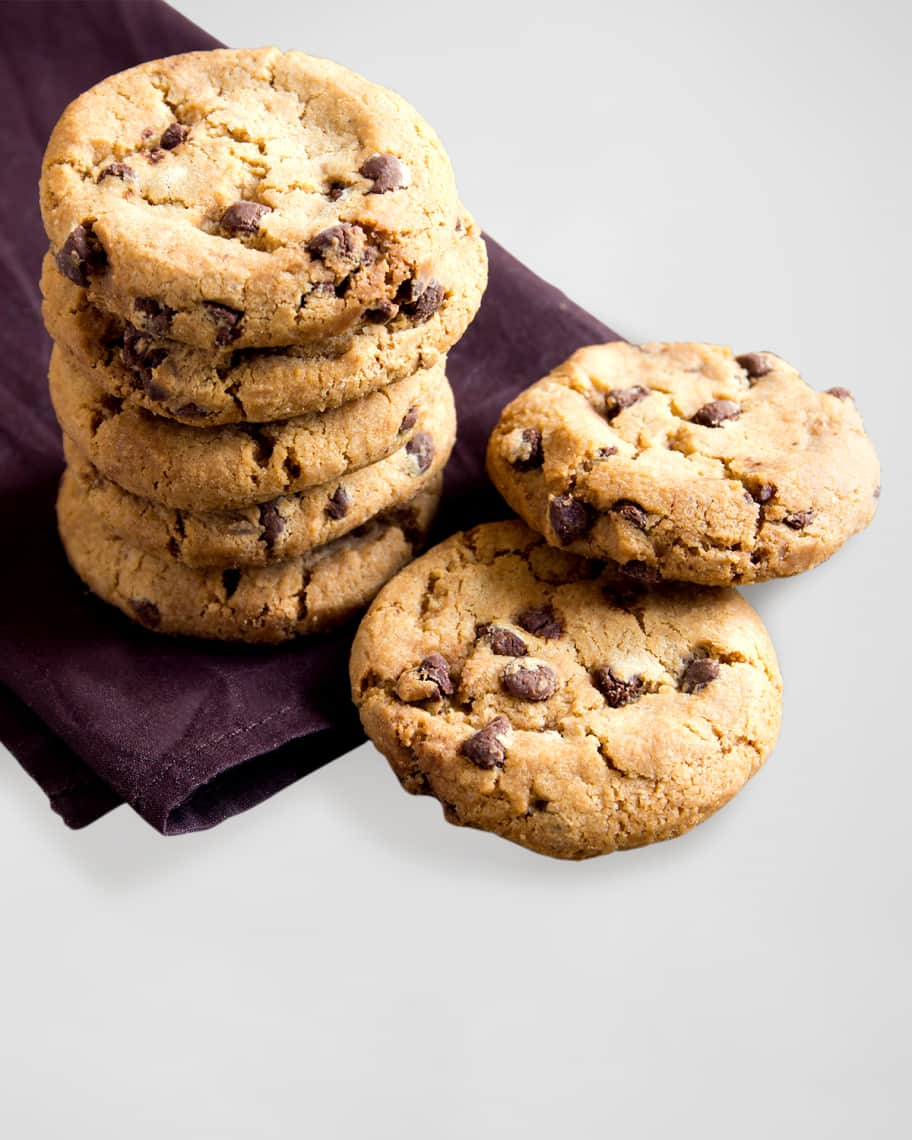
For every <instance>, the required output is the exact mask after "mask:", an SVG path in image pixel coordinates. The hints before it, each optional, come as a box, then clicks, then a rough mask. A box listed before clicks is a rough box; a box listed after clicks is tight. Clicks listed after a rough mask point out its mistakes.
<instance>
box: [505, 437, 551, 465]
mask: <svg viewBox="0 0 912 1140" xmlns="http://www.w3.org/2000/svg"><path fill="white" fill-rule="evenodd" d="M544 462H545V450H544V448H543V447H542V433H541V432H540V431H539V430H538V428H523V429H522V433H521V435H520V442H519V446H518V447H517V449H516V456H515V458H514V459H512V460H511V463H512V466H513V467H515V468H516V470H517V471H535V470H536V469H537V468H539V467H541V465H542V464H543V463H544Z"/></svg>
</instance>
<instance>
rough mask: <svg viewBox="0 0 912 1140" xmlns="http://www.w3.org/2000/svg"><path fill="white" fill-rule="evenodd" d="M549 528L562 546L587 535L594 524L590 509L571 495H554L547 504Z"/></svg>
mask: <svg viewBox="0 0 912 1140" xmlns="http://www.w3.org/2000/svg"><path fill="white" fill-rule="evenodd" d="M548 519H549V521H550V523H551V528H552V530H553V531H554V533H555V534H556V535H557V537H558V539H560V541H561V543H562V544H563V545H564V546H567V544H568V543H571V542H575V541H576V540H577V539H578V538H582V537H583V535H584V534H588V533H589V531H590V530H591V529H592V525H593V523H594V522H595V515H594V513H593V511H592V508H591V507H590V506H589V505H588V504H587V503H583V502H581V501H580V500H579V499H574V498H573V496H572V495H555V496H554V497H553V498H552V499H551V501H550V503H549V504H548Z"/></svg>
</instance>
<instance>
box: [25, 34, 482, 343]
mask: <svg viewBox="0 0 912 1140" xmlns="http://www.w3.org/2000/svg"><path fill="white" fill-rule="evenodd" d="M40 200H41V211H42V217H43V220H44V225H45V229H46V231H47V233H48V236H49V238H50V240H51V247H52V252H53V253H54V255H55V258H56V261H57V265H58V267H59V270H60V272H61V273H63V274H64V275H65V276H67V277H68V278H69V279H70V280H71V281H73V282H74V283H75V284H77V285H79V286H80V287H81V288H84V289H85V290H86V291H87V294H88V297H89V300H90V301H91V303H92V304H93V305H97V306H99V307H101V308H104V309H107V310H109V311H110V312H113V313H117V314H119V315H120V316H121V317H122V318H124V319H126V320H130V321H133V320H135V318H136V315H137V313H146V314H147V313H149V312H151V313H153V314H154V315H155V316H156V317H157V318H159V319H160V320H161V322H162V323H163V324H164V325H165V326H166V329H167V333H168V335H169V336H170V337H171V338H173V339H175V340H180V341H184V342H186V343H189V344H194V345H197V346H198V347H201V348H206V349H212V348H217V347H224V346H225V345H226V344H233V345H234V346H235V347H236V348H243V347H248V346H252V345H256V346H268V345H287V344H300V343H306V342H308V341H311V340H315V339H322V338H324V337H326V336H330V335H333V334H335V333H339V332H343V331H345V330H346V329H350V328H353V327H356V326H358V325H360V324H362V323H363V322H364V321H365V319H368V320H369V319H371V314H376V313H377V312H380V311H382V312H387V311H391V310H392V309H395V310H396V311H397V312H401V313H403V314H405V316H407V317H408V318H409V319H411V320H413V321H414V322H415V323H416V324H420V323H421V322H422V321H424V320H426V319H427V318H428V317H429V316H430V315H431V314H432V313H433V312H434V311H435V310H436V308H437V307H439V304H440V301H441V297H442V292H441V284H440V282H439V281H438V280H437V279H436V277H435V265H436V259H437V256H438V254H439V253H440V250H441V247H442V245H444V244H446V242H448V241H449V239H450V237H451V235H452V234H453V232H454V230H455V227H456V226H457V225H458V224H459V222H460V210H459V203H458V198H457V194H456V188H455V183H454V180H453V173H452V168H451V166H450V163H449V159H448V158H447V155H446V152H445V151H444V149H443V147H442V145H441V143H440V141H439V139H438V138H437V136H436V134H435V133H434V131H433V130H432V129H431V128H430V126H429V125H428V124H427V123H426V122H425V121H424V120H423V119H422V118H421V116H420V115H419V114H418V113H417V112H416V111H415V110H414V108H412V107H411V106H410V105H409V104H408V103H406V102H405V100H403V99H402V98H400V97H399V96H398V95H396V94H394V93H393V92H391V91H388V90H386V89H385V88H382V87H379V86H377V85H376V84H372V83H370V82H368V81H367V80H366V79H364V78H362V77H361V76H359V75H356V74H355V73H354V72H351V71H349V70H348V69H346V68H344V67H340V66H339V65H337V64H334V63H331V62H330V61H328V60H322V59H314V58H312V57H310V56H307V55H305V54H303V53H302V52H298V51H290V52H285V53H283V52H280V51H278V50H277V49H275V48H263V49H255V50H232V49H224V50H216V51H208V52H191V53H187V54H184V55H178V56H172V57H169V58H167V59H159V60H153V61H151V62H149V63H143V64H141V65H139V66H138V67H134V68H131V69H130V70H128V71H123V72H119V73H118V74H116V75H112V76H109V77H108V78H107V79H104V80H102V82H101V83H99V84H97V85H96V86H95V87H93V88H91V89H90V90H89V91H87V92H85V93H84V94H82V95H80V96H79V98H77V99H76V100H75V101H74V102H73V103H71V104H70V106H69V107H68V108H67V109H66V110H65V111H64V113H63V115H62V116H61V117H60V119H59V121H58V123H57V125H56V126H55V128H54V131H53V133H52V135H51V138H50V141H49V143H48V147H47V150H46V153H45V157H44V163H43V166H42V173H41V184H40Z"/></svg>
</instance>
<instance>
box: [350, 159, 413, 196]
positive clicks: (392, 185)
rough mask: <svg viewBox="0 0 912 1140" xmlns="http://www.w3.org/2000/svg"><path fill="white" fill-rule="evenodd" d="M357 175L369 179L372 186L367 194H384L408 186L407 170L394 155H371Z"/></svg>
mask: <svg viewBox="0 0 912 1140" xmlns="http://www.w3.org/2000/svg"><path fill="white" fill-rule="evenodd" d="M358 173H359V174H362V175H363V176H364V177H365V178H370V179H371V181H372V182H373V184H374V185H373V186H372V187H371V189H370V190H368V194H386V193H387V191H389V190H402V189H404V188H405V187H406V186H408V184H409V172H408V169H407V168H406V167H405V166H404V165H403V164H402V163H401V162H400V161H399V159H398V158H396V156H395V155H394V154H372V155H371V156H370V158H369V159H368V160H367V161H366V162H365V163H363V164H362V166H361V169H360V170H359V171H358Z"/></svg>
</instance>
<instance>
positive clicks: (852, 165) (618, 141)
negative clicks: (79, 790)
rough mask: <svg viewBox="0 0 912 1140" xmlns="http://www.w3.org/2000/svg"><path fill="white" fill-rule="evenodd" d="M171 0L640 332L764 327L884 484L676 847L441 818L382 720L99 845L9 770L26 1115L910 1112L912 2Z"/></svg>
mask: <svg viewBox="0 0 912 1140" xmlns="http://www.w3.org/2000/svg"><path fill="white" fill-rule="evenodd" d="M179 7H180V8H181V9H182V10H183V11H185V12H186V13H187V14H188V15H189V16H190V17H191V18H193V19H196V20H197V22H199V23H201V24H203V25H204V26H206V27H207V28H209V30H211V31H212V32H213V33H215V34H216V35H218V36H220V37H222V38H223V39H224V40H226V41H228V42H230V43H233V44H235V45H238V46H241V45H248V46H253V45H257V44H261V43H266V42H270V41H271V42H276V43H278V44H279V45H280V46H283V47H300V48H303V49H305V50H308V51H311V52H313V53H315V54H321V55H327V56H330V57H333V58H336V59H338V60H340V61H341V62H344V63H346V64H348V65H350V66H352V67H354V68H356V69H358V70H361V71H363V72H365V73H366V74H368V75H369V76H371V77H372V78H374V79H377V80H379V81H381V82H385V83H388V84H390V85H391V86H394V87H396V88H398V89H399V90H401V91H402V92H403V94H405V95H406V96H408V97H409V98H411V99H412V100H413V101H414V102H415V103H416V104H417V105H418V106H419V107H420V108H421V109H422V110H423V111H424V112H425V114H426V115H427V117H428V118H429V119H430V120H431V121H432V122H434V124H435V125H436V126H437V127H438V129H439V130H440V132H441V134H442V135H443V138H444V140H445V142H446V143H447V145H448V147H449V149H450V152H451V154H452V156H453V160H454V163H455V165H456V169H457V173H458V175H459V179H460V183H461V186H462V189H463V192H464V195H465V198H466V200H467V202H468V203H469V205H470V207H471V208H472V209H473V210H474V211H475V212H476V213H477V215H478V216H479V218H480V219H481V221H482V222H483V224H484V225H485V226H486V227H487V228H488V229H489V230H490V232H491V233H493V234H494V235H495V236H496V237H498V238H499V239H500V240H501V241H502V242H503V243H504V244H505V245H507V246H508V247H509V248H510V249H511V250H512V251H513V252H514V253H516V254H518V255H519V256H521V257H523V258H524V259H525V260H526V261H528V262H529V263H530V264H531V265H532V266H533V267H535V268H536V269H537V270H538V271H539V272H541V273H542V274H544V275H545V276H546V277H549V278H551V279H552V280H553V281H555V282H556V283H557V284H559V285H560V286H562V287H563V288H564V289H565V290H566V291H567V292H569V293H570V294H571V295H572V296H573V297H574V298H575V299H576V300H578V301H580V302H581V303H583V304H584V305H586V306H588V307H589V308H591V309H592V310H593V311H595V312H596V313H597V314H598V315H599V316H601V317H602V318H604V319H605V320H607V321H609V322H610V323H612V324H613V325H614V327H616V328H617V329H619V330H620V331H622V332H624V333H626V334H627V335H628V336H630V337H632V338H642V339H647V338H654V339H675V338H681V339H706V340H718V341H722V342H727V343H731V344H732V345H733V346H735V347H736V348H737V349H738V350H742V351H743V350H746V349H751V348H763V347H769V348H775V349H776V350H777V351H779V352H780V353H782V354H783V355H784V356H785V357H786V358H788V359H789V360H791V361H792V362H793V363H795V364H796V365H797V366H798V367H800V368H801V369H802V370H803V372H804V374H805V375H806V377H807V379H808V380H809V381H810V382H811V383H812V384H815V385H817V386H819V387H829V386H831V385H836V384H839V385H845V386H847V387H850V388H852V389H854V390H855V391H856V392H857V394H858V397H859V402H860V405H861V408H862V411H863V412H864V414H865V417H866V422H867V425H868V427H869V430H870V432H871V434H872V435H873V437H874V440H875V442H876V444H877V446H878V448H879V450H880V454H881V457H882V461H883V466H884V480H883V481H884V496H883V499H882V506H881V509H880V513H879V515H878V517H877V519H876V521H875V523H874V525H873V527H872V528H871V530H870V531H868V532H867V533H866V534H864V535H862V536H860V537H858V538H856V539H855V540H853V541H852V542H851V543H850V544H849V546H848V547H847V548H846V549H845V550H844V551H843V552H842V553H841V554H839V555H838V556H837V557H836V558H834V559H833V560H832V561H831V562H830V563H829V564H828V565H826V566H824V567H822V568H821V569H819V570H816V571H814V572H813V573H811V574H808V575H805V576H804V577H802V578H800V579H796V580H794V581H791V582H786V583H781V584H776V585H771V586H766V587H762V588H756V589H754V590H752V591H750V592H749V596H750V598H751V601H752V602H754V604H755V605H756V606H757V607H758V608H759V609H760V611H761V612H762V614H763V616H764V618H765V620H766V621H767V623H768V625H769V628H770V630H771V633H772V635H773V639H774V641H775V643H776V645H777V647H778V650H779V654H780V660H781V664H782V670H783V673H784V676H785V684H786V706H785V720H784V725H783V729H782V736H781V741H780V745H779V747H778V749H777V751H776V753H775V755H774V757H773V758H772V760H771V761H770V762H769V764H768V765H767V767H766V769H765V770H764V771H762V772H761V773H760V774H759V776H758V777H757V778H756V779H755V780H754V781H753V782H752V783H751V785H749V787H748V788H747V789H746V790H745V791H744V792H743V793H742V795H741V796H740V797H739V798H738V799H737V800H736V801H735V802H734V803H733V804H732V805H731V806H730V807H728V808H727V809H725V810H724V811H723V812H722V813H721V814H720V815H719V816H717V817H716V818H715V819H713V820H711V821H709V822H708V823H706V824H704V825H703V826H702V827H701V828H699V829H698V830H697V831H696V832H694V833H692V834H691V835H690V836H687V837H685V838H683V839H680V840H677V841H675V842H673V843H669V844H665V845H662V846H658V847H656V848H653V849H648V850H643V851H640V852H634V853H631V854H629V855H620V856H614V857H612V858H609V859H602V860H595V861H591V862H589V863H586V864H581V865H564V864H560V863H555V862H550V861H547V860H545V859H542V858H540V857H536V856H533V855H529V854H527V853H525V852H523V851H522V850H520V849H519V848H515V847H512V846H510V845H508V844H506V843H503V842H500V841H498V840H495V839H493V838H490V837H488V836H485V835H482V834H476V833H472V832H466V831H458V830H456V829H452V828H449V827H447V826H446V825H445V824H444V823H443V822H442V819H441V817H440V812H439V809H438V808H437V807H436V805H435V804H433V803H431V802H429V801H423V800H414V799H411V798H409V797H407V796H405V795H404V794H403V793H402V792H401V791H400V790H399V788H398V786H397V784H396V783H395V780H394V779H393V777H392V776H391V775H390V773H389V772H388V770H387V768H386V765H385V763H384V762H383V761H381V759H380V758H379V757H378V756H377V754H376V753H374V752H373V751H372V750H371V749H370V748H368V747H364V748H361V749H359V750H358V751H357V752H355V753H353V754H351V755H350V756H348V757H346V758H344V759H342V760H340V761H338V762H337V763H335V764H333V765H332V766H330V767H329V768H328V769H325V770H323V771H321V772H319V773H317V774H316V775H315V776H313V777H311V778H309V779H308V780H306V781H305V782H303V783H301V784H298V785H297V786H296V787H294V788H292V789H291V790H290V791H288V792H286V793H284V794H283V795H281V796H279V797H278V798H277V799H275V800H273V801H271V802H270V803H269V804H267V805H265V806H264V807H262V808H260V809H258V810H256V811H254V812H251V813H249V814H248V815H246V816H244V817H242V818H240V819H238V820H236V821H233V822H231V823H229V824H227V825H225V826H223V827H221V828H218V829H217V830H215V831H213V832H211V833H208V834H204V835H199V836H196V837H189V838H184V839H181V840H167V841H166V840H162V839H159V838H158V837H157V836H155V835H154V834H153V833H152V832H151V831H149V830H148V829H147V828H146V827H145V826H144V825H143V824H142V823H140V821H139V820H138V819H137V818H136V817H134V816H133V815H132V814H131V813H130V812H129V811H127V810H125V809H121V810H119V811H118V812H116V813H115V814H114V815H113V816H111V817H109V818H107V819H105V820H103V821H102V822H101V823H99V824H97V825H96V826H94V827H92V828H90V829H89V830H88V831H86V832H84V833H81V834H71V833H68V832H66V831H65V830H64V829H63V827H62V826H61V825H60V824H59V823H58V822H57V821H56V820H55V819H54V818H53V817H52V816H51V815H50V814H49V812H48V811H47V808H46V806H45V803H44V800H43V797H42V796H41V795H40V793H39V792H38V791H37V789H36V788H35V787H33V786H32V785H31V783H30V782H29V781H28V779H27V778H26V777H25V776H24V775H23V774H22V773H21V772H20V771H19V770H18V768H17V767H16V765H15V764H13V763H12V762H7V763H5V764H3V765H2V766H0V862H2V865H3V868H4V869H3V873H2V880H3V885H2V887H0V914H2V916H3V918H2V922H3V926H4V929H5V930H6V932H7V936H6V938H5V939H4V945H3V957H4V962H5V970H4V971H3V974H2V981H0V1010H2V1030H0V1085H2V1095H0V1127H2V1126H3V1125H7V1127H6V1129H5V1131H6V1133H7V1134H9V1135H15V1136H21V1137H42V1138H44V1137H57V1136H62V1135H67V1136H76V1137H82V1136H86V1137H88V1136H91V1137H93V1140H107V1138H108V1137H110V1138H112V1140H114V1138H117V1140H121V1138H122V1137H124V1136H129V1137H130V1138H131V1140H145V1138H146V1137H153V1136H155V1137H159V1136H162V1135H164V1136H168V1137H172V1138H174V1137H181V1138H184V1137H186V1138H187V1140H201V1138H209V1137H212V1138H217V1140H227V1138H234V1137H250V1136H256V1137H257V1138H258V1140H272V1138H282V1140H284V1138H285V1137H288V1136H290V1135H294V1134H296V1133H299V1132H303V1131H304V1129H305V1128H307V1129H308V1134H310V1135H315V1136H319V1137H321V1138H322V1137H352V1136H364V1137H371V1138H372V1140H373V1138H385V1137H391V1138H392V1137H395V1138H396V1140H402V1138H410V1137H435V1138H441V1140H449V1138H450V1137H453V1138H457V1137H459V1138H463V1137H466V1136H478V1135H495V1134H496V1135H523V1136H525V1137H536V1138H537V1137H546V1136H551V1135H572V1134H576V1135H580V1136H589V1135H594V1134H597V1132H598V1133H602V1132H604V1133H607V1134H609V1135H614V1134H617V1135H624V1136H660V1135H662V1136H665V1135H671V1136H675V1135H684V1136H690V1135H700V1136H703V1137H710V1138H714V1137H719V1138H723V1137H724V1138H726V1140H728V1138H729V1137H732V1136H737V1137H739V1138H754V1137H757V1138H761V1137H763V1138H765V1137H768V1136H771V1135H773V1134H774V1132H775V1133H776V1134H777V1135H780V1136H802V1137H804V1136H812V1137H818V1136H820V1137H827V1138H828V1140H830V1138H841V1137H846V1138H849V1137H851V1138H855V1137H887V1136H890V1137H893V1136H896V1135H897V1134H898V1133H900V1132H901V1131H902V1127H901V1122H904V1120H905V1117H906V1114H907V1109H908V1099H907V1097H906V1088H907V1085H908V1077H907V1069H908V1066H909V1062H910V1060H912V1058H910V1054H909V1045H908V1032H907V1028H906V1024H907V1021H908V1019H909V1015H910V1012H912V1011H910V1002H909V982H908V961H909V954H910V940H909V914H908V900H909V889H908V871H909V860H908V854H907V839H906V830H907V827H906V817H907V814H908V812H907V805H908V803H909V800H910V793H912V777H910V756H909V751H910V749H909V744H908V733H907V731H906V728H905V721H904V719H903V718H904V715H905V711H906V706H907V703H908V701H907V697H906V689H907V677H906V674H905V668H906V659H907V653H906V647H907V645H908V641H909V633H910V629H909V619H908V606H907V602H906V596H905V594H904V592H903V584H904V578H905V573H906V561H905V559H906V558H907V556H908V553H909V542H908V539H907V537H906V533H905V531H904V530H902V529H901V527H903V526H907V525H908V524H909V522H910V521H912V520H910V517H909V510H908V506H907V498H906V496H907V487H908V483H909V478H910V475H912V471H910V463H909V450H910V445H909V443H908V440H907V435H908V428H907V424H908V422H909V419H910V412H912V408H910V397H909V386H910V365H909V352H908V347H907V343H906V330H907V328H908V314H907V311H906V310H907V305H908V301H909V292H910V290H909V282H908V266H909V262H910V253H912V249H910V240H909V217H908V203H909V200H910V191H912V185H910V181H912V180H910V167H909V147H908V112H909V105H910V97H912V85H910V80H909V71H908V64H907V59H906V56H907V44H908V40H909V32H910V20H909V18H908V8H907V7H906V6H905V5H902V4H900V3H898V2H895V3H866V4H864V5H861V4H854V5H836V4H829V3H822V2H821V3H803V4H802V3H799V4H794V3H789V4H785V3H767V4H762V5H761V4H751V5H746V4H739V3H713V4H705V3H704V4H676V3H673V2H671V0H669V2H667V3H661V4H659V3H642V2H641V3H638V4H624V5H598V6H597V5H594V4H593V5H584V4H582V3H567V2H564V3H562V4H561V5H559V6H555V7H554V8H549V9H548V11H549V12H550V14H549V15H545V14H543V11H542V9H541V8H539V7H538V6H536V7H532V6H529V7H522V6H520V5H500V6H495V5H493V4H490V3H488V4H461V5H458V6H452V7H451V6H444V5H409V6H405V5H381V4H377V3H357V4H356V3H346V4H344V5H341V4H332V5H329V4H327V5H319V4H301V5H294V4H290V3H284V4H279V3H278V2H276V0H273V2H262V3H259V4H252V3H250V2H249V0H246V2H244V3H237V2H235V3H228V2H226V0H206V2H204V0H192V2H191V0H183V2H182V3H181V4H180V5H179ZM849 8H850V9H851V10H847V9H849ZM482 28H483V29H484V36H483V38H482V37H481V34H480V33H481V29H482ZM894 583H895V585H894ZM9 1125H15V1128H10V1127H9ZM906 1126H907V1125H906Z"/></svg>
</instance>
